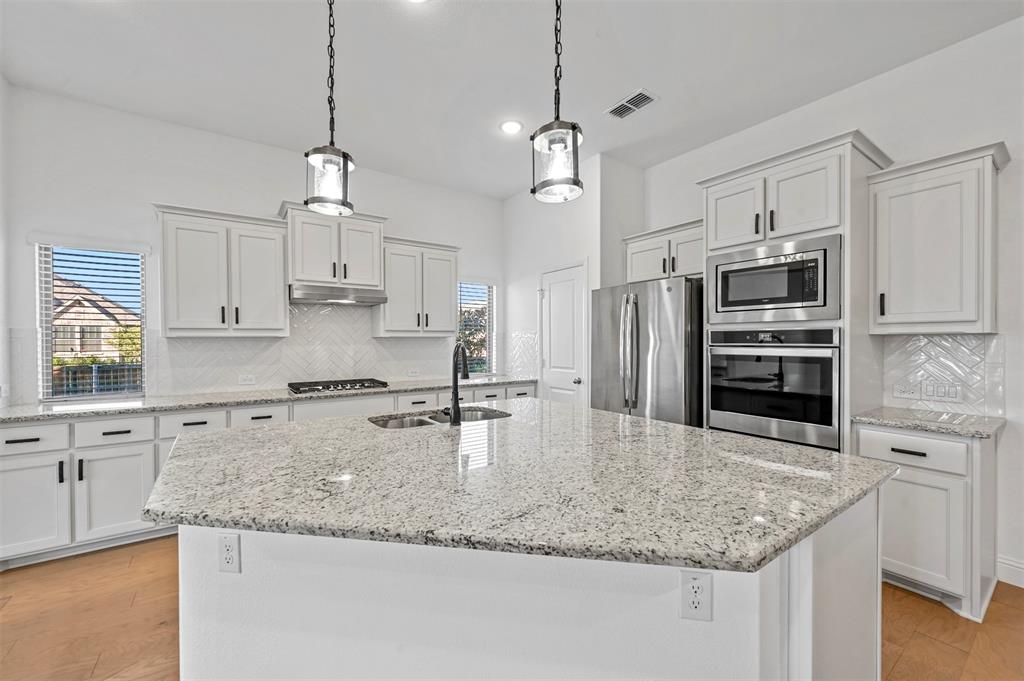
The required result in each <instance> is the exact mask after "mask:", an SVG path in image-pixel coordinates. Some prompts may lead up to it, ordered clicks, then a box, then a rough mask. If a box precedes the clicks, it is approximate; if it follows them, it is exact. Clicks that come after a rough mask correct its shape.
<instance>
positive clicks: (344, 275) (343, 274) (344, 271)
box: [341, 263, 348, 279]
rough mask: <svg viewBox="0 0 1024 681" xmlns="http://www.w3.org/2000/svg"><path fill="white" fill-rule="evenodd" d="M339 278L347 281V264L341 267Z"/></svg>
mask: <svg viewBox="0 0 1024 681" xmlns="http://www.w3.org/2000/svg"><path fill="white" fill-rule="evenodd" d="M341 278H342V279H348V263H345V264H343V265H342V266H341Z"/></svg>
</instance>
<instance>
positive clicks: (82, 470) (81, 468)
mask: <svg viewBox="0 0 1024 681" xmlns="http://www.w3.org/2000/svg"><path fill="white" fill-rule="evenodd" d="M83 480H85V459H79V460H78V482H82V481H83Z"/></svg>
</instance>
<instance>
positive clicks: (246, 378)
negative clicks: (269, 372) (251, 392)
mask: <svg viewBox="0 0 1024 681" xmlns="http://www.w3.org/2000/svg"><path fill="white" fill-rule="evenodd" d="M238 385H256V376H255V375H253V374H238Z"/></svg>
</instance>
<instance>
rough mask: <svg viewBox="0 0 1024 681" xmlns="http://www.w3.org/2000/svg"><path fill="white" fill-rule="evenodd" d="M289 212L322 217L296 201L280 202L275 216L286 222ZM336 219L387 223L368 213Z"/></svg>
mask: <svg viewBox="0 0 1024 681" xmlns="http://www.w3.org/2000/svg"><path fill="white" fill-rule="evenodd" d="M290 210H300V211H302V212H304V213H310V214H312V215H322V213H317V212H316V211H312V210H310V209H308V208H306V206H305V205H304V204H302V203H299V202H297V201H282V202H281V207H280V208H278V209H277V216H278V217H279V218H281V219H282V220H286V219H287V218H288V211H290ZM324 217H325V218H329V217H331V216H330V215H324ZM337 219H339V220H346V219H347V220H351V219H355V220H370V221H372V222H387V220H388V219H387V218H386V217H382V216H380V215H372V214H370V213H352V215H338V216H337Z"/></svg>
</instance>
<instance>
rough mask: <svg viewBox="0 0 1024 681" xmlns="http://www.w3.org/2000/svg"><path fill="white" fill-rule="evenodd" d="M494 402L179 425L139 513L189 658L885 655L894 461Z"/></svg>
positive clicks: (434, 660) (520, 661)
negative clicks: (174, 575) (482, 417)
mask: <svg viewBox="0 0 1024 681" xmlns="http://www.w3.org/2000/svg"><path fill="white" fill-rule="evenodd" d="M488 406H489V407H492V408H497V409H500V410H504V411H505V412H507V413H509V414H511V416H509V417H507V418H499V419H495V420H490V421H476V422H466V423H464V424H463V425H462V426H460V427H457V428H452V427H450V426H447V425H440V424H433V425H423V426H419V427H411V428H406V429H397V430H391V429H384V428H380V427H378V426H377V425H374V424H373V423H371V422H370V421H369V420H367V419H366V418H364V417H340V418H329V419H322V420H318V421H311V422H306V423H293V424H286V425H281V426H268V427H256V428H250V429H247V430H245V431H244V432H231V431H222V432H208V433H195V434H189V435H183V436H181V437H180V438H179V440H178V441H177V443H176V444H175V447H174V449H173V451H172V454H171V457H170V458H169V460H168V462H167V463H166V464H165V467H164V469H163V471H162V473H161V475H160V478H159V479H158V480H157V483H156V486H155V488H154V490H153V493H152V496H151V497H150V499H149V502H148V503H147V505H146V508H145V510H144V517H145V518H146V519H149V520H154V521H158V522H163V523H173V524H178V525H180V526H181V527H180V531H179V542H180V544H179V547H180V548H179V560H180V577H179V581H180V633H181V672H182V678H184V679H192V678H196V679H198V678H247V679H271V678H360V679H364V678H420V679H425V678H445V679H484V678H494V679H498V678H516V679H522V678H531V679H534V678H537V679H539V678H560V679H563V678H575V679H596V678H606V679H611V678H615V679H621V678H680V679H682V678H723V679H725V678H728V679H734V678H810V677H813V678H877V676H878V669H879V657H880V637H879V625H880V602H879V595H880V582H879V577H880V570H879V553H878V539H879V535H878V518H879V515H878V494H877V491H878V488H879V487H880V486H881V485H882V484H883V483H884V482H885V481H886V480H888V479H889V478H890V477H892V475H894V474H895V472H896V470H897V468H896V467H895V466H893V465H892V464H888V463H885V462H881V461H874V460H870V459H864V458H860V457H856V456H847V455H842V454H837V453H834V452H828V451H824V450H817V449H812V448H809V447H802V446H798V445H789V444H784V443H779V442H774V441H771V440H765V439H759V438H752V437H747V436H742V435H735V434H730V433H724V432H714V431H704V430H700V429H696V428H689V427H686V426H679V425H675V424H671V423H664V422H657V421H649V420H646V419H642V418H638V417H631V416H623V415H619V414H613V413H609V412H602V411H597V410H591V409H585V408H579V407H572V406H569V405H563V404H557V403H552V402H547V401H543V400H536V399H532V398H523V399H516V400H507V401H499V402H493V403H488ZM225 535H227V536H228V537H229V538H230V535H238V536H239V538H240V549H239V552H238V554H237V555H235V556H233V560H234V561H237V562H235V563H234V565H237V566H240V572H238V573H233V572H225V571H222V570H223V568H224V566H223V565H221V553H222V549H221V545H222V543H223V539H224V537H225Z"/></svg>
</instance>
